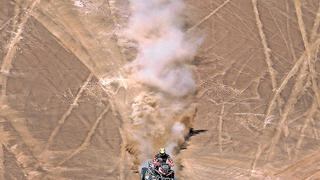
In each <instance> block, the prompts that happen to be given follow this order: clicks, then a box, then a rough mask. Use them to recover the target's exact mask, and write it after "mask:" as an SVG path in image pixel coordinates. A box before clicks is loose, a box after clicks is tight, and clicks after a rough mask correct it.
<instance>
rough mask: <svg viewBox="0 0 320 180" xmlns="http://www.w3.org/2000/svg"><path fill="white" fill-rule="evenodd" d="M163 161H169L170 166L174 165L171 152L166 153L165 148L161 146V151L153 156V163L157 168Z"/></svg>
mask: <svg viewBox="0 0 320 180" xmlns="http://www.w3.org/2000/svg"><path fill="white" fill-rule="evenodd" d="M161 163H167V164H168V165H169V166H170V167H173V166H174V164H173V161H172V159H171V157H170V155H169V154H167V153H166V150H165V148H160V150H159V153H158V154H156V155H155V156H154V158H153V165H154V167H155V168H156V169H157V168H158V167H159V166H160V165H161Z"/></svg>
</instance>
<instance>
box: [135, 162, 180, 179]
mask: <svg viewBox="0 0 320 180" xmlns="http://www.w3.org/2000/svg"><path fill="white" fill-rule="evenodd" d="M141 180H176V179H175V177H174V171H173V170H172V169H171V167H170V166H169V164H167V163H161V164H160V166H158V167H154V165H153V164H152V162H151V161H149V162H148V165H147V167H142V169H141Z"/></svg>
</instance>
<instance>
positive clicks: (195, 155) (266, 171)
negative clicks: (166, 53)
mask: <svg viewBox="0 0 320 180" xmlns="http://www.w3.org/2000/svg"><path fill="white" fill-rule="evenodd" d="M184 2H185V8H184V10H183V19H184V22H185V24H184V31H185V33H186V35H190V36H191V35H194V34H197V35H199V36H201V37H203V42H202V44H201V46H200V47H199V49H198V50H197V54H196V56H195V57H194V58H193V60H192V62H191V65H192V71H193V73H194V78H195V82H196V91H195V92H194V93H193V94H191V95H189V96H188V98H187V101H188V103H187V104H188V108H186V110H185V111H184V112H181V114H183V115H181V116H180V115H177V116H175V117H176V119H180V120H181V121H183V123H185V124H187V129H185V131H184V132H183V133H184V137H183V139H181V138H180V139H179V141H178V146H177V147H176V151H175V153H174V155H173V158H174V160H175V163H176V166H177V167H178V168H177V176H178V178H179V179H185V180H200V179H201V180H202V179H203V180H208V179H214V180H218V179H221V180H223V179H228V180H229V179H270V180H271V179H280V180H282V179H285V180H287V179H290V180H295V179H297V180H300V179H309V180H316V179H320V139H319V138H320V135H319V134H320V111H319V110H320V108H319V107H320V88H319V86H320V60H319V57H320V56H319V52H318V50H319V45H320V30H319V26H320V1H319V0H185V1H184ZM129 6H130V5H129V2H128V1H127V0H0V39H1V41H0V66H1V74H0V89H1V93H0V142H1V148H0V179H4V180H15V179H17V180H24V179H30V180H34V179H49V180H60V179H61V180H116V179H119V180H131V179H132V180H133V179H139V174H138V172H139V163H141V162H140V161H141V160H140V159H141V158H140V155H139V154H141V153H145V152H141V151H139V150H137V147H139V146H138V145H137V142H136V141H134V140H132V139H131V138H132V136H134V134H135V133H141V132H143V131H145V129H144V127H140V126H139V127H138V126H135V125H132V124H130V123H132V122H131V121H130V120H132V119H130V118H129V115H130V113H131V112H132V111H133V110H132V109H131V104H132V103H133V102H134V101H135V100H134V99H135V97H136V96H137V95H138V94H139V93H140V92H141V91H146V92H149V91H155V90H153V89H148V88H145V87H143V86H139V85H134V84H132V83H128V82H127V78H126V77H127V76H126V71H125V70H124V69H123V67H125V66H126V64H128V63H130V62H131V61H132V60H133V59H134V57H135V55H136V49H135V47H134V46H132V44H131V42H130V41H129V40H127V39H125V38H124V37H122V36H121V35H119V32H120V31H121V29H124V28H125V27H126V25H127V23H128V18H129V17H130V8H129ZM148 103H149V102H147V106H148V107H149V106H150V107H151V108H153V105H152V103H151V105H150V103H149V104H148ZM166 103H168V104H169V105H170V103H172V102H171V101H170V102H165V103H164V104H166ZM139 105H140V104H139ZM139 105H138V106H139ZM163 106H165V105H163ZM149 115H150V114H149ZM150 116H151V115H150ZM151 117H153V116H151ZM170 123H171V121H170V122H169V121H168V124H170ZM164 132H165V131H164ZM130 133H131V134H130ZM160 136H161V137H160V138H159V139H161V138H163V137H164V136H165V137H166V135H163V134H162V135H160ZM159 139H157V138H156V136H155V137H154V139H153V141H154V142H153V144H156V145H155V147H158V146H160V145H161V143H163V142H161V141H158V140H159ZM162 140H163V141H165V138H163V139H162ZM140 145H141V143H140ZM155 149H156V148H154V149H153V151H150V152H148V153H147V155H150V156H151V157H150V158H152V155H153V154H154V153H156V150H155ZM139 158H140V159H139Z"/></svg>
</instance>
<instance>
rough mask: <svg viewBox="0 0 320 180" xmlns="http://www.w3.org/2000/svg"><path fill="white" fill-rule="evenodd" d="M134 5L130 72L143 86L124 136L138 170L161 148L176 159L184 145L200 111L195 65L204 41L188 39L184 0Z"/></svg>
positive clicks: (139, 0)
mask: <svg viewBox="0 0 320 180" xmlns="http://www.w3.org/2000/svg"><path fill="white" fill-rule="evenodd" d="M129 2H130V8H131V16H130V18H129V21H128V26H127V28H126V29H124V30H123V32H122V34H123V35H124V36H125V37H126V38H128V39H129V40H131V41H133V42H134V43H135V48H136V50H137V54H136V57H135V59H134V60H133V61H132V62H130V63H129V64H128V65H127V66H126V68H127V70H129V74H130V75H129V79H130V80H132V81H135V82H136V83H137V84H140V85H141V87H140V89H139V90H138V91H137V92H136V93H133V94H134V95H132V96H133V98H132V101H131V107H129V109H130V110H129V112H130V113H129V114H130V115H129V122H128V123H126V124H125V125H124V127H123V128H122V138H123V139H124V141H125V145H124V146H125V147H124V148H125V149H126V151H127V152H129V154H131V157H132V160H131V161H132V162H133V164H134V166H139V165H141V164H143V163H144V162H145V161H146V160H148V159H151V158H152V157H153V155H154V154H155V153H156V152H157V150H158V149H159V148H160V147H165V148H166V149H167V153H169V154H170V155H172V156H173V157H175V155H176V153H177V152H178V151H179V147H180V145H182V144H183V143H184V142H185V137H186V136H187V135H188V133H189V130H190V128H191V127H192V124H193V119H194V115H195V113H196V107H195V105H193V104H192V95H193V94H194V92H195V89H196V83H195V80H194V77H193V71H192V65H191V62H192V60H193V58H194V56H195V54H196V52H197V48H198V47H199V46H200V44H201V41H202V39H201V38H198V37H190V36H187V35H186V33H185V30H184V28H183V26H184V19H183V11H184V2H183V1H182V0H129ZM131 84H132V83H131ZM134 169H137V168H134Z"/></svg>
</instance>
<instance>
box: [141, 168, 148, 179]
mask: <svg viewBox="0 0 320 180" xmlns="http://www.w3.org/2000/svg"><path fill="white" fill-rule="evenodd" d="M147 170H148V168H145V167H144V168H142V169H141V180H147V179H145V175H146V172H147Z"/></svg>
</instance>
